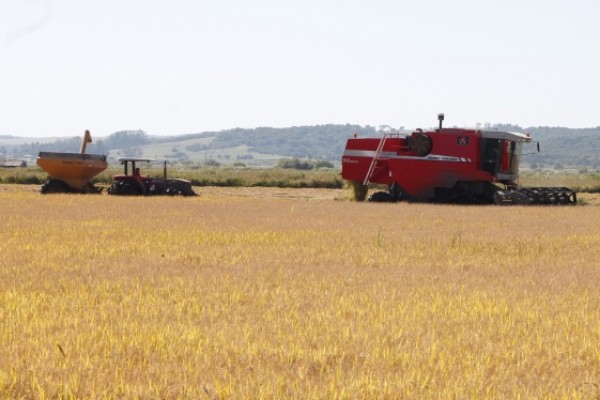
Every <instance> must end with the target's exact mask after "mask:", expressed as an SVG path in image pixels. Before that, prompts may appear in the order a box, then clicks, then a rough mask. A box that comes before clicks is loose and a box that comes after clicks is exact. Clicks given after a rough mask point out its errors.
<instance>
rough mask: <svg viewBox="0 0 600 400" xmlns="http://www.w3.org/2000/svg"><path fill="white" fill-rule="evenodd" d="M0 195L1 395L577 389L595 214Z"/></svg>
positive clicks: (319, 201)
mask: <svg viewBox="0 0 600 400" xmlns="http://www.w3.org/2000/svg"><path fill="white" fill-rule="evenodd" d="M340 193H341V192H340V191H330V192H323V191H318V190H317V191H311V190H301V191H295V190H281V189H260V190H259V189H252V190H243V189H236V190H232V191H229V192H228V191H227V190H224V189H219V190H212V191H211V190H210V189H206V190H205V193H203V195H202V196H200V197H199V198H114V197H109V196H80V195H55V196H40V195H39V194H37V193H33V192H30V191H0V203H1V204H2V208H1V209H0V220H1V221H2V230H1V231H0V254H1V268H0V278H1V279H0V341H1V343H2V346H1V348H0V397H25V398H29V397H38V398H49V397H52V398H54V397H59V396H63V397H70V396H71V397H77V398H81V397H91V398H100V397H105V398H124V397H126V398H132V397H143V398H148V397H150V398H152V397H156V398H199V397H206V398H260V397H263V398H463V397H473V398H516V397H518V396H521V397H523V398H532V397H534V398H535V397H537V398H577V397H581V398H585V397H593V396H596V395H598V394H599V393H600V392H599V391H598V386H597V385H598V384H600V374H599V371H600V346H598V344H600V322H599V321H600V319H599V314H600V296H599V294H600V293H599V289H598V287H599V285H598V284H599V282H600V279H599V278H600V262H599V261H598V260H599V259H600V257H599V255H600V233H599V230H598V226H599V225H600V208H598V207H596V206H586V207H558V208H553V207H477V206H466V207H457V206H438V205H419V204H393V205H390V204H365V203H362V204H361V203H353V202H348V201H335V200H333V199H335V198H336V197H341V196H342V195H341V194H340Z"/></svg>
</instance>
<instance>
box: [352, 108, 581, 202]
mask: <svg viewBox="0 0 600 400" xmlns="http://www.w3.org/2000/svg"><path fill="white" fill-rule="evenodd" d="M438 119H439V128H438V129H435V130H431V131H422V130H421V129H417V130H416V131H414V132H412V134H409V135H407V134H400V133H386V134H384V136H383V137H382V138H381V139H379V138H357V137H356V136H355V137H354V138H351V139H348V142H347V143H346V148H345V150H344V155H343V157H342V178H343V179H345V180H347V181H350V183H351V184H353V185H354V186H355V189H356V192H358V193H364V194H366V189H367V188H368V185H369V184H370V183H376V184H382V185H386V186H388V188H389V190H388V191H387V192H377V193H374V194H373V195H372V196H371V197H370V198H369V200H370V201H388V202H393V201H398V200H407V201H418V202H439V203H459V204H503V205H504V204H565V205H572V204H577V194H576V193H575V192H574V191H573V190H571V189H569V188H566V187H530V188H521V187H519V185H518V178H519V164H520V161H521V148H522V145H523V143H530V142H531V141H532V139H531V137H530V136H529V135H526V134H522V133H515V132H503V131H496V130H481V129H457V128H442V121H443V120H444V114H439V115H438Z"/></svg>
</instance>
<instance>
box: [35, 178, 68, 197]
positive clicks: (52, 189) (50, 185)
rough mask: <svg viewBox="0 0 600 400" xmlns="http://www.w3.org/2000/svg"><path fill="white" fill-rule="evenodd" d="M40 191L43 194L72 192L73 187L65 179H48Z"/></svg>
mask: <svg viewBox="0 0 600 400" xmlns="http://www.w3.org/2000/svg"><path fill="white" fill-rule="evenodd" d="M40 192H41V193H42V194H51V193H70V192H71V189H70V188H69V187H68V186H67V184H66V183H64V182H63V181H59V180H57V179H48V180H47V181H46V182H44V184H43V185H42V188H41V189H40Z"/></svg>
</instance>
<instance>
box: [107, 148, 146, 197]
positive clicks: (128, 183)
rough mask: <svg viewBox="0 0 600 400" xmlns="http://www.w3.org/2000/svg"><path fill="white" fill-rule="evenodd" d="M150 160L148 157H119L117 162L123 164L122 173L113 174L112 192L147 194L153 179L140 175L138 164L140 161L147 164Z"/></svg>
mask: <svg viewBox="0 0 600 400" xmlns="http://www.w3.org/2000/svg"><path fill="white" fill-rule="evenodd" d="M151 161H152V160H150V159H148V158H135V157H123V158H119V162H120V163H121V165H123V173H122V174H117V175H114V176H113V185H112V186H111V187H112V192H113V193H114V194H130V195H143V194H149V192H150V190H151V189H152V187H153V184H154V183H153V179H152V178H151V177H149V176H143V175H141V173H140V169H139V167H138V165H140V164H142V163H145V164H146V165H148V164H149V163H150V162H151ZM110 191H111V190H109V192H110Z"/></svg>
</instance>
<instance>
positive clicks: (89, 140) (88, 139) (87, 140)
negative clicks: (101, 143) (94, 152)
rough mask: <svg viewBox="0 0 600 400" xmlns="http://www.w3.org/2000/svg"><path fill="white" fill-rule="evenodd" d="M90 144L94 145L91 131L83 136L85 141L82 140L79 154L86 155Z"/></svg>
mask: <svg viewBox="0 0 600 400" xmlns="http://www.w3.org/2000/svg"><path fill="white" fill-rule="evenodd" d="M88 143H92V135H90V131H88V130H86V131H85V133H84V134H83V139H82V140H81V149H80V150H79V154H85V149H86V147H87V144H88Z"/></svg>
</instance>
